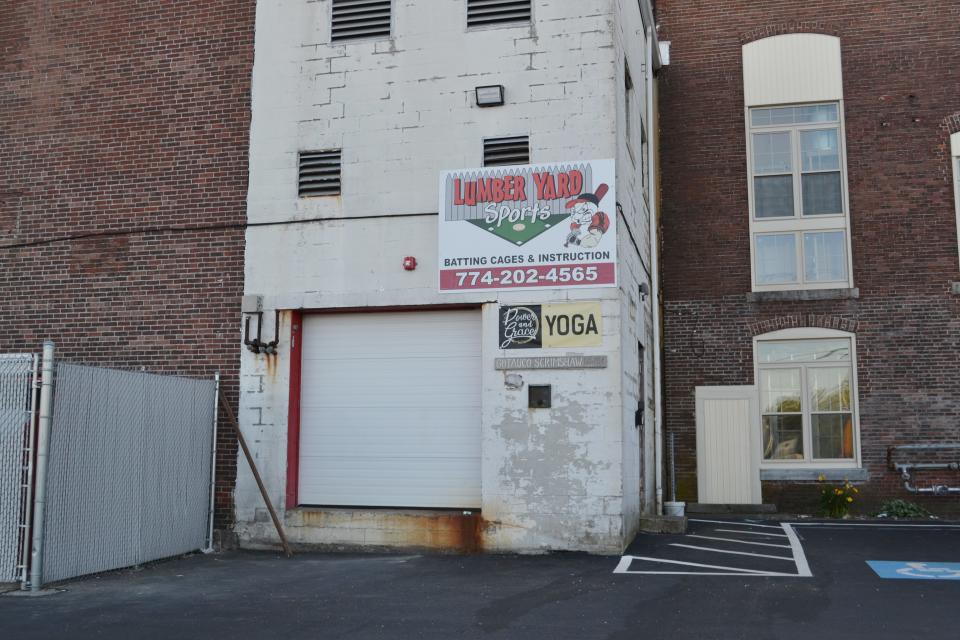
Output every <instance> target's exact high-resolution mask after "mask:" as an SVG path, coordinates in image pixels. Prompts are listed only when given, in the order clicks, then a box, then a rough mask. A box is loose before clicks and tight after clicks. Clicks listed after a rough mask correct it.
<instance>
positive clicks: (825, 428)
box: [755, 329, 859, 467]
mask: <svg viewBox="0 0 960 640" xmlns="http://www.w3.org/2000/svg"><path fill="white" fill-rule="evenodd" d="M798 333H802V334H803V337H802V338H801V339H790V338H791V335H797V334H798ZM778 334H779V335H778ZM807 336H809V337H807ZM854 348H855V345H854V340H853V337H852V336H851V335H849V334H845V333H843V332H839V331H827V330H816V329H804V330H798V331H797V330H794V331H793V332H791V331H790V330H787V331H783V332H778V333H777V334H773V335H770V336H768V337H764V336H761V337H759V338H758V339H757V341H756V348H755V354H756V363H757V384H758V389H759V393H760V414H761V432H762V433H761V437H762V444H761V446H762V451H763V461H764V463H765V464H767V463H772V464H784V463H812V464H816V465H818V466H843V467H850V466H853V465H854V464H855V463H856V462H857V460H858V457H859V454H858V450H859V446H858V435H857V426H856V425H857V419H856V397H857V396H856V376H855V367H856V361H855V354H854Z"/></svg>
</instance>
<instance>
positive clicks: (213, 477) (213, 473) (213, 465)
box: [205, 371, 220, 553]
mask: <svg viewBox="0 0 960 640" xmlns="http://www.w3.org/2000/svg"><path fill="white" fill-rule="evenodd" d="M213 379H214V383H215V385H216V387H215V391H214V393H213V441H212V443H211V445H210V525H209V531H208V533H207V548H206V549H205V551H206V552H207V553H211V552H213V514H214V510H215V509H216V500H215V498H216V493H217V419H218V417H219V409H220V402H219V400H220V372H219V371H217V373H216V374H215V375H214V378H213Z"/></svg>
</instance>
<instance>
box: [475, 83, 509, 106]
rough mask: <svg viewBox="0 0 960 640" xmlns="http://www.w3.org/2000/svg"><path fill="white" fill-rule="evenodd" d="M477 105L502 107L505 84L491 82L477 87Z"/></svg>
mask: <svg viewBox="0 0 960 640" xmlns="http://www.w3.org/2000/svg"><path fill="white" fill-rule="evenodd" d="M475 91H476V93H477V106H478V107H502V106H503V85H502V84H491V85H487V86H484V87H477V88H476V89H475Z"/></svg>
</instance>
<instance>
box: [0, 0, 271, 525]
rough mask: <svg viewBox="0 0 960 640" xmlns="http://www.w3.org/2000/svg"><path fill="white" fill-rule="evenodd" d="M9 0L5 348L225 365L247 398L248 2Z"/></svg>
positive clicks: (226, 506)
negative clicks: (243, 384)
mask: <svg viewBox="0 0 960 640" xmlns="http://www.w3.org/2000/svg"><path fill="white" fill-rule="evenodd" d="M7 4H8V7H7V8H5V9H4V12H3V16H2V18H0V167H2V169H0V291H2V292H3V296H2V298H0V317H2V318H3V330H2V331H0V352H14V351H38V350H39V348H40V345H41V342H42V341H43V340H44V339H47V338H49V339H52V340H54V341H55V342H56V344H57V348H58V351H59V356H60V357H61V358H65V359H70V360H74V361H81V362H87V363H92V364H97V365H105V366H120V367H141V366H142V367H146V368H147V369H148V370H150V371H157V372H164V373H178V374H185V375H192V376H204V377H209V376H212V374H213V372H214V371H216V370H219V371H220V372H221V373H222V375H223V388H224V391H225V392H226V394H227V397H228V398H229V399H230V400H231V402H233V403H234V406H236V401H237V376H238V367H239V358H238V352H239V346H238V339H239V333H238V327H239V313H238V312H239V297H240V295H241V293H242V285H243V247H244V232H243V224H244V221H245V198H246V182H247V167H246V166H247V146H248V128H249V120H250V118H249V87H250V80H249V78H250V69H251V65H252V58H253V49H252V42H253V11H254V4H255V3H254V2H253V1H252V0H233V1H229V2H216V1H214V0H189V1H181V2H175V3H170V2H168V3H130V2H120V1H118V0H111V1H105V2H79V1H66V2H49V1H42V0H22V1H20V2H14V3H7ZM220 434H221V437H220V456H219V460H218V474H219V488H218V494H217V508H218V512H217V526H218V527H225V526H228V525H229V524H230V522H231V519H232V487H233V482H234V476H235V473H236V442H235V439H234V438H233V437H232V434H231V432H230V430H229V428H228V426H227V425H226V424H223V425H221V429H220Z"/></svg>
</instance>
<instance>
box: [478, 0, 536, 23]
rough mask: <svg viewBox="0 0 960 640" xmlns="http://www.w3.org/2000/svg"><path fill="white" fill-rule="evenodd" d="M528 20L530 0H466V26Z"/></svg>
mask: <svg viewBox="0 0 960 640" xmlns="http://www.w3.org/2000/svg"><path fill="white" fill-rule="evenodd" d="M508 22H530V0H467V26H468V27H484V26H486V25H491V24H505V23H508Z"/></svg>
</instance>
